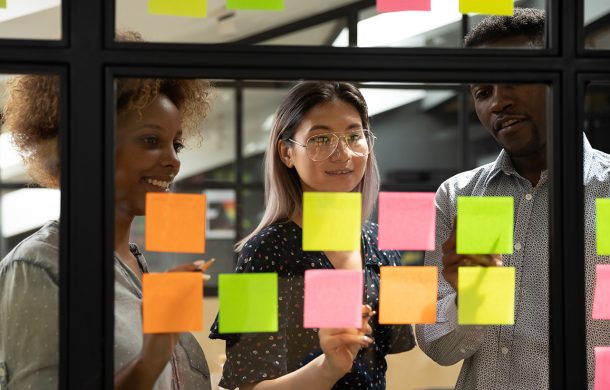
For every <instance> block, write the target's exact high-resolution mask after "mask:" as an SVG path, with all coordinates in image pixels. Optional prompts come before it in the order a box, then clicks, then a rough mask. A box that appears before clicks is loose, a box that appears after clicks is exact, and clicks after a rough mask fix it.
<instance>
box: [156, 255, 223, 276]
mask: <svg viewBox="0 0 610 390" xmlns="http://www.w3.org/2000/svg"><path fill="white" fill-rule="evenodd" d="M215 261H216V259H210V260H208V261H205V260H197V261H194V262H192V263H185V264H180V265H177V266H175V267H173V268H171V269H169V270H168V271H167V272H205V271H206V270H207V269H208V268H210V267H211V266H212V264H214V262H215ZM210 279H211V276H210V275H208V274H205V273H204V274H203V280H210Z"/></svg>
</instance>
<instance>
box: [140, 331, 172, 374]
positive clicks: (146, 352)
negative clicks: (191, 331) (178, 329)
mask: <svg viewBox="0 0 610 390" xmlns="http://www.w3.org/2000/svg"><path fill="white" fill-rule="evenodd" d="M179 338H180V333H151V334H145V335H144V339H143V342H142V352H141V353H140V361H141V362H142V363H143V365H144V366H145V367H149V368H151V369H155V368H156V369H158V370H159V371H160V370H162V369H163V368H164V367H165V365H166V364H167V362H168V361H169V359H170V358H171V357H172V353H173V352H174V348H175V347H176V343H177V342H178V339H179Z"/></svg>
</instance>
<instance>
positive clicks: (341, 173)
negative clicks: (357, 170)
mask: <svg viewBox="0 0 610 390" xmlns="http://www.w3.org/2000/svg"><path fill="white" fill-rule="evenodd" d="M352 172H354V171H353V170H351V169H342V170H339V171H326V174H327V175H332V176H340V175H347V174H350V173H352Z"/></svg>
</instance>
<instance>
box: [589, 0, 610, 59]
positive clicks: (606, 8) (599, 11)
mask: <svg viewBox="0 0 610 390" xmlns="http://www.w3.org/2000/svg"><path fill="white" fill-rule="evenodd" d="M584 6H585V15H584V28H585V48H586V49H596V50H610V2H608V1H606V0H584Z"/></svg>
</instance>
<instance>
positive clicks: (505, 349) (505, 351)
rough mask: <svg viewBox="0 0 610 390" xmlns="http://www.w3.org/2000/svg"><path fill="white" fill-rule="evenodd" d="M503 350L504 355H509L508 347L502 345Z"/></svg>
mask: <svg viewBox="0 0 610 390" xmlns="http://www.w3.org/2000/svg"><path fill="white" fill-rule="evenodd" d="M501 351H502V354H503V355H507V354H508V348H507V347H502V349H501Z"/></svg>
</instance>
